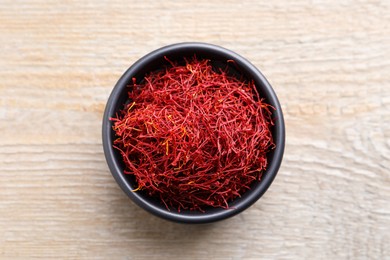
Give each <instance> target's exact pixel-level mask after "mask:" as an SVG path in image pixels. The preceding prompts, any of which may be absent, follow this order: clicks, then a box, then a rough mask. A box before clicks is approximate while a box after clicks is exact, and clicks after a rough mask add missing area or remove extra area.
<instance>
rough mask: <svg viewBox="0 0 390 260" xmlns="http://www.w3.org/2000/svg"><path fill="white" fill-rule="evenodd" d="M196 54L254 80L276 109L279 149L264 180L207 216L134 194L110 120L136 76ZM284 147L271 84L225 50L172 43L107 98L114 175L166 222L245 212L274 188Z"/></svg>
mask: <svg viewBox="0 0 390 260" xmlns="http://www.w3.org/2000/svg"><path fill="white" fill-rule="evenodd" d="M194 55H196V57H197V58H206V59H209V60H211V62H212V64H213V66H216V67H219V66H223V67H224V68H226V66H227V64H228V63H227V60H233V61H234V63H232V62H229V64H233V65H234V66H233V65H231V67H230V68H229V70H230V72H232V73H235V74H239V75H240V76H244V77H245V78H247V79H252V80H254V82H255V85H256V87H257V89H258V91H259V93H260V95H261V96H262V97H263V98H265V102H266V103H268V104H270V105H272V106H273V107H274V108H275V111H274V112H273V119H274V123H275V125H274V126H273V127H272V130H271V131H272V135H273V138H274V142H275V144H276V148H275V149H273V150H272V151H271V152H269V154H268V160H269V164H268V167H267V170H266V172H265V173H264V174H263V177H262V180H261V181H259V182H255V183H254V184H252V186H251V189H250V190H248V191H247V192H245V193H244V194H243V195H242V196H241V197H240V198H237V199H235V200H234V201H232V202H231V203H229V209H223V208H210V209H207V210H206V212H204V213H202V212H197V211H181V212H180V213H179V212H177V211H174V210H171V211H169V210H167V209H166V207H165V205H163V204H162V203H161V202H160V201H158V200H156V199H154V198H152V197H150V196H148V194H146V193H144V192H142V191H137V192H133V191H132V190H134V189H136V188H137V187H138V185H137V183H136V181H135V178H134V177H133V176H131V175H125V174H124V173H123V170H124V164H123V161H122V157H121V155H120V154H119V152H118V151H117V150H116V149H114V148H113V146H112V144H113V140H114V139H115V133H114V131H113V129H112V122H111V121H110V120H109V118H110V117H113V116H115V114H116V112H117V111H119V110H121V109H123V107H124V104H125V103H126V102H127V97H128V95H127V91H128V88H126V86H127V85H128V84H130V83H131V82H132V78H133V77H135V78H137V81H138V80H142V79H143V77H144V76H145V74H146V73H148V72H151V71H154V70H158V69H160V68H162V67H164V66H166V65H168V62H167V60H166V59H165V58H164V56H166V57H168V58H169V59H170V60H175V61H178V62H180V61H182V60H183V58H184V57H187V58H191V57H193V56H194ZM284 144H285V127H284V121H283V114H282V109H281V107H280V104H279V101H278V99H277V97H276V95H275V93H274V91H273V89H272V87H271V85H270V84H269V83H268V81H267V80H266V79H265V77H264V76H263V75H262V74H261V72H260V71H259V70H257V69H256V67H255V66H253V65H252V64H251V63H250V62H249V61H247V60H246V59H244V58H243V57H241V56H240V55H238V54H236V53H234V52H232V51H230V50H227V49H225V48H222V47H219V46H215V45H211V44H206V43H179V44H173V45H169V46H166V47H163V48H160V49H158V50H155V51H153V52H151V53H149V54H148V55H146V56H144V57H143V58H141V59H140V60H138V61H137V62H136V63H134V65H133V66H131V67H130V68H129V69H128V70H127V71H126V72H125V73H124V74H123V76H122V77H121V78H120V79H119V81H118V83H117V84H116V85H115V87H114V89H113V91H112V93H111V95H110V98H109V99H108V102H107V105H106V109H105V112H104V118H103V147H104V154H105V156H106V160H107V163H108V166H109V168H110V170H111V173H112V175H113V176H114V178H115V180H116V181H117V183H118V184H119V186H120V187H121V188H122V190H123V191H124V192H125V193H126V194H127V195H128V196H129V197H130V198H131V199H132V200H133V201H134V202H135V203H136V204H137V205H139V206H140V207H142V208H144V209H145V210H147V211H149V212H150V213H153V214H154V215H156V216H159V217H161V218H164V219H167V220H171V221H175V222H181V223H208V222H214V221H218V220H222V219H226V218H228V217H232V216H234V215H236V214H238V213H240V212H242V211H243V210H245V209H247V208H248V207H249V206H251V205H252V204H253V203H255V202H256V201H257V200H258V199H259V198H260V197H261V196H262V195H263V194H264V192H265V191H266V190H267V189H268V187H269V186H270V185H271V183H272V181H273V180H274V178H275V176H276V174H277V172H278V170H279V167H280V164H281V162H282V158H283V152H284Z"/></svg>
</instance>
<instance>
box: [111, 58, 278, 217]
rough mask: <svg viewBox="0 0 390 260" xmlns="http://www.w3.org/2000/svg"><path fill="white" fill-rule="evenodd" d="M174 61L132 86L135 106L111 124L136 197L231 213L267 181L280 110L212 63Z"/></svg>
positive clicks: (130, 105) (247, 83)
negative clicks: (232, 206)
mask: <svg viewBox="0 0 390 260" xmlns="http://www.w3.org/2000/svg"><path fill="white" fill-rule="evenodd" d="M166 59H167V58H166ZM167 60H168V59H167ZM168 61H169V60H168ZM169 62H170V66H168V67H166V68H164V69H162V70H158V71H154V72H151V73H150V74H148V75H146V77H145V78H144V79H143V80H142V81H141V82H139V83H137V82H136V79H135V78H134V79H133V82H132V84H130V85H129V88H130V89H129V92H128V95H129V102H128V103H127V104H126V105H125V107H124V109H123V110H121V111H120V112H118V114H117V116H116V117H115V118H111V120H112V121H113V124H114V125H113V129H114V131H115V133H116V136H117V138H116V140H115V141H114V147H115V148H116V149H118V151H120V153H121V155H122V158H123V162H124V164H125V173H126V174H131V175H134V176H135V179H136V181H137V183H138V188H136V189H135V190H134V191H139V190H143V191H144V192H146V193H148V194H149V195H150V196H154V197H156V198H158V199H160V200H161V202H162V203H163V204H165V206H166V207H167V209H169V210H170V209H173V208H176V209H177V210H178V211H180V210H183V209H184V210H187V209H188V210H199V211H205V210H206V209H207V208H208V207H223V208H228V207H229V205H228V203H229V202H231V201H232V200H234V199H235V198H237V197H240V196H241V195H242V194H243V193H244V192H245V191H246V190H248V189H250V185H251V184H252V183H253V182H255V181H261V176H262V174H263V172H264V171H265V169H266V167H267V152H268V151H270V150H271V149H273V148H274V143H273V139H272V133H271V131H270V127H271V126H272V125H273V122H272V119H271V115H272V110H273V109H274V108H273V107H271V106H270V105H268V104H266V103H265V102H264V100H263V99H262V98H261V96H260V95H259V93H258V92H257V90H256V87H255V85H254V83H253V82H252V81H247V80H243V79H238V78H237V77H234V76H232V75H230V74H229V73H228V70H227V69H225V70H222V69H215V68H213V66H212V65H211V62H210V61H209V60H205V59H203V60H198V59H197V58H196V57H194V58H192V59H190V60H185V64H183V65H181V64H178V63H175V62H171V61H169ZM228 62H232V61H228Z"/></svg>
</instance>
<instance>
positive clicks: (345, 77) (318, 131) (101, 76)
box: [0, 0, 390, 259]
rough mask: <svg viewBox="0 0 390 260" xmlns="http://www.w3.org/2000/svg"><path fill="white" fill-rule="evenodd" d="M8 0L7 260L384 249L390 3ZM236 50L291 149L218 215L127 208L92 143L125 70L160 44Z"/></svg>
mask: <svg viewBox="0 0 390 260" xmlns="http://www.w3.org/2000/svg"><path fill="white" fill-rule="evenodd" d="M49 2H50V1H42V0H35V1H15V0H2V1H1V7H0V46H1V48H0V94H1V95H0V96H1V97H0V130H1V134H0V156H1V161H0V258H4V259H17V258H28V259H31V258H41V257H44V258H77V259H95V258H101V259H184V257H186V258H190V259H192V258H194V259H195V258H198V259H216V258H224V259H243V258H245V259H259V258H267V259H270V258H282V259H301V258H308V259H313V258H320V259H334V258H337V259H343V258H350V259H365V258H371V259H385V258H387V259H388V258H389V257H390V247H389V244H390V206H389V204H390V203H389V201H390V26H389V25H390V1H388V0H383V1H379V0H370V1H352V0H349V1H336V0H334V1H325V0H311V1H309V0H307V1H306V0H298V1H282V0H276V1H264V2H263V3H261V1H257V0H253V1H229V0H224V1H210V0H206V1H204V0H197V1H173V0H170V1H167V0H164V1H152V0H150V1H146V0H140V1H126V2H125V1H123V2H121V1H118V0H116V1H60V2H61V3H58V4H50V3H49ZM182 41H202V42H209V43H214V44H218V45H222V46H224V47H227V48H229V49H232V50H234V51H236V52H238V53H240V54H241V55H243V56H244V57H247V58H248V59H249V60H250V61H252V62H253V63H254V64H255V65H256V66H257V67H258V68H259V69H261V70H262V72H263V73H264V74H265V75H266V77H267V78H268V79H269V81H270V82H271V84H272V85H273V87H274V89H275V91H276V93H277V94H278V96H279V99H280V102H281V103H282V105H283V109H284V115H285V120H286V127H287V145H286V151H285V158H284V161H283V164H282V167H281V169H280V172H279V174H278V176H277V178H276V180H275V182H274V183H273V185H272V186H271V188H270V189H269V190H268V192H267V193H266V195H265V196H264V197H263V198H262V199H261V200H260V201H259V202H258V203H256V204H255V205H254V206H253V207H251V208H250V209H248V210H247V211H245V212H244V213H242V214H240V215H239V216H236V217H234V218H231V219H228V220H226V221H223V222H220V223H215V224H210V225H202V226H191V225H178V224H174V223H170V222H166V221H164V220H160V219H158V218H156V217H154V216H152V215H150V214H148V213H146V212H144V211H143V210H141V209H139V208H138V207H137V206H135V205H134V204H133V203H132V202H130V200H129V199H128V198H127V197H126V195H125V194H124V193H123V192H122V191H121V190H120V189H119V187H118V186H117V184H116V183H115V182H114V179H113V178H112V176H111V174H110V172H109V170H108V167H107V165H106V162H105V159H104V155H103V151H102V142H101V119H102V113H103V110H104V107H105V103H106V100H107V98H108V96H109V94H110V92H111V90H112V88H113V86H114V84H115V83H116V81H117V79H118V78H119V77H120V75H121V74H122V73H123V72H124V71H125V70H126V69H127V68H128V67H129V66H130V65H131V64H132V63H134V62H135V61H136V60H137V59H138V58H140V57H142V56H143V55H145V54H146V53H148V52H150V51H152V50H154V49H156V48H159V47H161V46H164V45H167V44H170V43H175V42H182Z"/></svg>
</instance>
